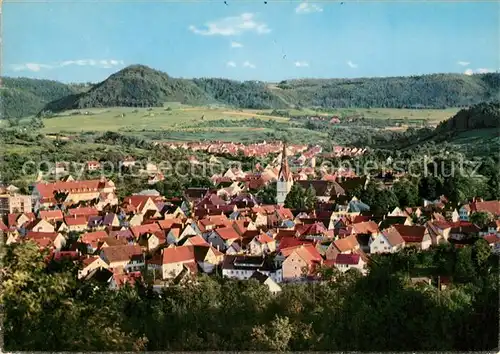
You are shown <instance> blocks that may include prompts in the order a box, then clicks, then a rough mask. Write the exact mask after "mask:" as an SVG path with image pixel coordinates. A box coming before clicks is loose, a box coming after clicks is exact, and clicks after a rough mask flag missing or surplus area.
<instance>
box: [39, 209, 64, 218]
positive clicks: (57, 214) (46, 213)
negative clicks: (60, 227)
mask: <svg viewBox="0 0 500 354" xmlns="http://www.w3.org/2000/svg"><path fill="white" fill-rule="evenodd" d="M39 216H40V219H45V220H62V219H63V218H64V215H63V213H62V211H61V210H41V211H40V213H39Z"/></svg>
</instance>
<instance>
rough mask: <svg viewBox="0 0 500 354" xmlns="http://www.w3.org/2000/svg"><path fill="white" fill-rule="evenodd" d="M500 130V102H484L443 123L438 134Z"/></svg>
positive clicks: (460, 112)
mask: <svg viewBox="0 0 500 354" xmlns="http://www.w3.org/2000/svg"><path fill="white" fill-rule="evenodd" d="M488 128H494V129H499V128H500V102H498V101H492V102H483V103H480V104H477V105H474V106H472V107H470V108H467V109H462V110H460V111H459V112H458V113H457V114H456V115H455V116H453V117H452V118H450V119H448V120H445V121H443V122H441V123H440V124H439V125H438V126H437V127H436V133H438V134H447V133H459V132H462V131H470V130H474V129H488Z"/></svg>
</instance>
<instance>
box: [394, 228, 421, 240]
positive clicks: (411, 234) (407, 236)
mask: <svg viewBox="0 0 500 354" xmlns="http://www.w3.org/2000/svg"><path fill="white" fill-rule="evenodd" d="M393 227H394V228H395V229H396V231H397V232H398V233H399V234H400V235H401V237H402V238H403V240H405V242H406V243H421V242H422V241H423V239H424V235H425V231H426V228H425V226H420V225H412V226H408V225H401V224H395V225H393Z"/></svg>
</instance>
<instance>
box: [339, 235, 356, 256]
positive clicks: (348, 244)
mask: <svg viewBox="0 0 500 354" xmlns="http://www.w3.org/2000/svg"><path fill="white" fill-rule="evenodd" d="M333 244H334V246H335V247H336V248H337V249H338V250H339V251H340V252H347V251H352V250H354V249H355V248H356V247H359V243H358V240H357V239H356V236H354V235H349V236H347V237H345V238H341V239H338V240H335V241H333Z"/></svg>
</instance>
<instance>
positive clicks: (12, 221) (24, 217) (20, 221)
mask: <svg viewBox="0 0 500 354" xmlns="http://www.w3.org/2000/svg"><path fill="white" fill-rule="evenodd" d="M34 220H36V216H35V214H34V213H21V214H19V213H11V214H9V215H8V216H7V226H8V227H9V228H20V227H21V226H23V225H25V224H27V223H29V222H32V221H34Z"/></svg>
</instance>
